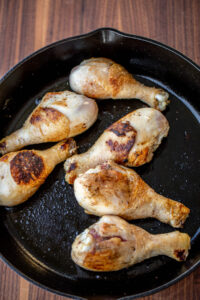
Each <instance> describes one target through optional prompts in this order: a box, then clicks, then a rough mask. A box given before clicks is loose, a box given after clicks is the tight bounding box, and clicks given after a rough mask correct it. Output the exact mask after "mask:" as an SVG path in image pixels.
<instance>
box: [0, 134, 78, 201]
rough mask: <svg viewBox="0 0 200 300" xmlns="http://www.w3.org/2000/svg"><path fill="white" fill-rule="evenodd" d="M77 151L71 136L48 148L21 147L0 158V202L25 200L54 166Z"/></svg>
mask: <svg viewBox="0 0 200 300" xmlns="http://www.w3.org/2000/svg"><path fill="white" fill-rule="evenodd" d="M75 152H76V143H75V141H74V140H73V139H71V138H70V139H68V140H66V141H62V142H60V143H58V144H56V145H55V146H53V147H52V148H49V149H47V150H43V151H38V150H22V151H19V152H11V153H8V154H5V155H4V156H2V157H1V158H0V205H4V206H14V205H18V204H20V203H22V202H24V201H26V200H27V199H28V198H29V197H31V196H32V195H33V194H34V193H35V192H36V191H37V190H38V188H39V187H40V185H41V184H43V183H44V181H45V179H46V178H47V176H48V175H49V174H50V173H51V171H52V170H53V169H54V167H55V166H56V165H57V164H59V163H60V162H62V161H64V160H65V159H66V158H67V157H69V156H70V155H72V154H74V153H75Z"/></svg>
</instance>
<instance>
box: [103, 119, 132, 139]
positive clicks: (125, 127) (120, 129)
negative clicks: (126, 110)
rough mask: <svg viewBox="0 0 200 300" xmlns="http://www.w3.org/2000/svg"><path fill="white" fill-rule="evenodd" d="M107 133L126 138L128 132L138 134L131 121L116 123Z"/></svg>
mask: <svg viewBox="0 0 200 300" xmlns="http://www.w3.org/2000/svg"><path fill="white" fill-rule="evenodd" d="M106 131H112V132H113V133H114V134H116V135H117V136H126V133H127V132H130V131H132V133H133V134H135V135H136V134H137V131H136V130H135V129H134V128H133V126H131V125H130V122H129V121H126V122H124V123H123V122H115V123H113V124H112V125H111V126H110V127H108V128H107V129H106Z"/></svg>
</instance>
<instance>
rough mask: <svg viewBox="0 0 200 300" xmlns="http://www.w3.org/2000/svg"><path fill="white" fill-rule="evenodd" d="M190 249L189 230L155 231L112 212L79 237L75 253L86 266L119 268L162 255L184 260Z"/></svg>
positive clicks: (74, 258) (99, 269) (105, 268)
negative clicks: (141, 226) (145, 228)
mask: <svg viewBox="0 0 200 300" xmlns="http://www.w3.org/2000/svg"><path fill="white" fill-rule="evenodd" d="M189 249H190V237H189V235H188V234H186V233H180V232H179V231H174V232H170V233H165V234H155V235H153V234H150V233H148V232H147V231H145V230H144V229H142V228H140V227H137V226H134V225H131V224H129V223H127V222H126V221H124V220H123V219H121V218H119V217H116V216H109V215H108V216H104V217H102V218H101V219H100V220H99V221H98V222H97V223H95V224H93V225H92V226H90V227H89V228H88V229H86V230H84V231H83V232H82V233H81V234H80V235H78V236H77V237H76V239H75V241H74V243H73V245H72V252H71V255H72V259H73V261H74V262H75V263H76V264H78V265H79V266H81V267H82V268H84V269H87V270H92V271H117V270H120V269H123V268H127V267H129V266H131V265H134V264H136V263H139V262H141V261H143V260H145V259H148V258H150V257H154V256H158V255H167V256H169V257H171V258H173V259H175V260H177V261H183V260H185V259H186V257H187V255H188V250H189Z"/></svg>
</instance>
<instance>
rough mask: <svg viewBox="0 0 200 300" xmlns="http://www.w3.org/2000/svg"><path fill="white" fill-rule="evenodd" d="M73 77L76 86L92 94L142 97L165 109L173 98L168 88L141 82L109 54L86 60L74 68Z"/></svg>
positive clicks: (74, 86)
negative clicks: (108, 56)
mask: <svg viewBox="0 0 200 300" xmlns="http://www.w3.org/2000/svg"><path fill="white" fill-rule="evenodd" d="M69 81H70V86H71V88H72V90H74V91H75V92H77V93H80V94H83V95H86V96H88V97H91V98H97V99H107V98H112V99H130V98H138V99H140V100H142V101H143V102H145V103H146V104H148V105H149V106H151V107H154V108H156V109H159V110H161V111H162V110H164V109H165V108H166V106H167V104H168V102H169V101H168V97H169V95H168V93H167V92H165V91H163V90H162V89H157V88H154V87H148V86H145V85H144V84H142V83H140V82H138V81H137V80H135V79H134V78H133V76H132V75H131V74H129V73H128V72H127V71H126V70H125V68H123V67H122V66H121V65H119V64H117V63H115V62H114V61H112V60H111V59H108V58H103V57H98V58H91V59H87V60H84V61H83V62H82V63H81V64H80V65H79V66H76V67H75V68H74V69H72V71H71V74H70V77H69Z"/></svg>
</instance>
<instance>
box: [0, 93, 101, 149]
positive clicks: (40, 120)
mask: <svg viewBox="0 0 200 300" xmlns="http://www.w3.org/2000/svg"><path fill="white" fill-rule="evenodd" d="M97 115H98V107H97V104H96V102H95V101H94V100H93V99H90V98H87V97H85V96H81V95H77V94H75V93H73V92H70V91H63V92H51V93H47V94H45V96H44V97H43V98H42V101H41V102H40V104H39V105H38V106H37V107H36V108H35V109H34V111H33V112H32V113H31V115H30V116H29V117H28V119H27V120H26V122H25V123H24V125H23V127H22V128H21V129H19V130H17V131H15V132H14V133H12V134H11V135H9V136H7V137H5V138H3V139H2V140H1V141H0V153H1V154H5V153H7V152H10V151H16V150H19V149H21V148H23V147H24V146H27V145H33V144H39V143H44V142H58V141H61V140H63V139H65V138H68V137H73V136H76V135H78V134H80V133H82V132H84V131H85V130H87V129H88V128H89V127H90V126H92V124H93V123H94V122H95V121H96V119H97Z"/></svg>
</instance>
